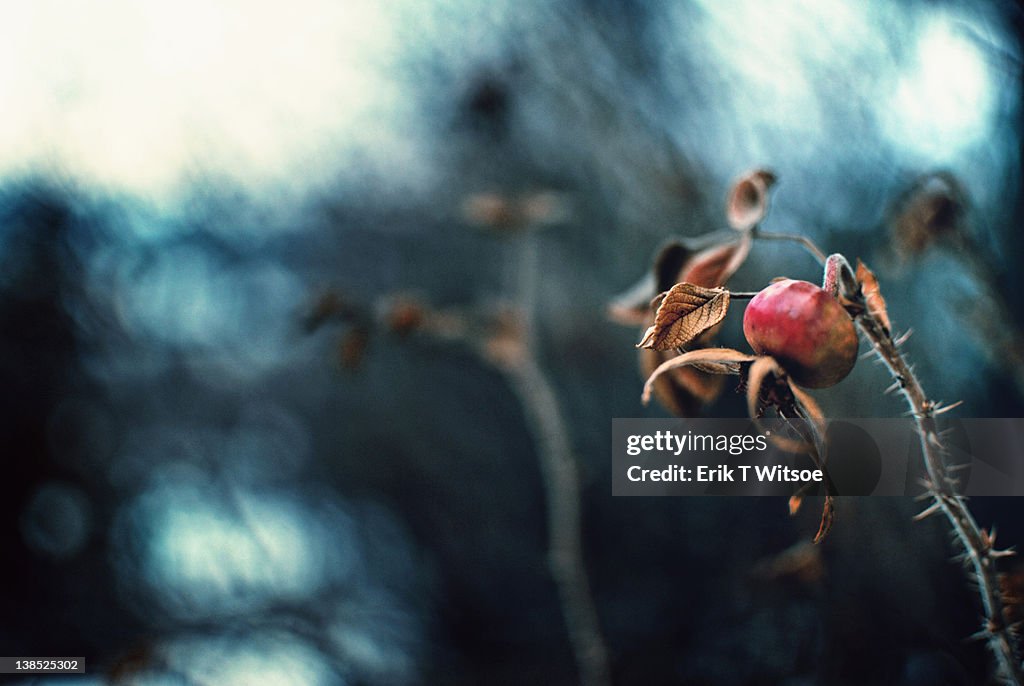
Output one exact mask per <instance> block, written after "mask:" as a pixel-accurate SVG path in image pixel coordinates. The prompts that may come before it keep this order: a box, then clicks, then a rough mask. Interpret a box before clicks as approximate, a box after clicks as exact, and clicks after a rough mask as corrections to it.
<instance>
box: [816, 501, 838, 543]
mask: <svg viewBox="0 0 1024 686" xmlns="http://www.w3.org/2000/svg"><path fill="white" fill-rule="evenodd" d="M835 523H836V508H835V499H834V498H833V497H832V496H831V495H826V496H825V502H824V503H823V504H822V506H821V523H820V524H819V525H818V533H816V534H814V542H815V543H821V542H822V541H823V540H825V537H826V536H828V532H829V531H831V530H832V526H833V525H834V524H835Z"/></svg>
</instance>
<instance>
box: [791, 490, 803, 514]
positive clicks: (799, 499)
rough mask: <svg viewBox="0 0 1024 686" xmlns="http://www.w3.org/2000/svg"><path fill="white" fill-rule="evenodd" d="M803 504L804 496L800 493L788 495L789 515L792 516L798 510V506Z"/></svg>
mask: <svg viewBox="0 0 1024 686" xmlns="http://www.w3.org/2000/svg"><path fill="white" fill-rule="evenodd" d="M803 504H804V497H803V496H802V495H793V496H790V497H789V516H790V517H792V516H794V515H796V513H797V512H799V511H800V506H801V505H803Z"/></svg>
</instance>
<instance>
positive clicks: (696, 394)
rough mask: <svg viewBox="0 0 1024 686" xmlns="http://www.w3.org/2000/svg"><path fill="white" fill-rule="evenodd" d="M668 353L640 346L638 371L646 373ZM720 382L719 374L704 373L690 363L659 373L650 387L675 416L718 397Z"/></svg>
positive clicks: (694, 410) (693, 411)
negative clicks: (689, 364)
mask: <svg viewBox="0 0 1024 686" xmlns="http://www.w3.org/2000/svg"><path fill="white" fill-rule="evenodd" d="M669 355H670V353H665V352H659V351H657V350H651V349H649V348H643V349H641V350H640V371H641V372H642V373H643V376H644V378H645V379H646V378H647V377H649V376H650V375H651V374H652V373H653V372H654V370H655V369H657V368H658V366H659V365H660V364H661V363H663V362H665V361H666V359H668V356H669ZM673 357H674V355H673ZM723 385H724V378H723V377H722V376H721V375H718V374H714V375H713V374H705V373H704V372H701V371H698V370H697V369H695V368H693V367H679V368H677V369H674V370H672V371H671V372H670V373H668V374H662V375H661V376H659V377H658V378H657V379H656V380H655V381H654V385H653V387H652V390H653V393H654V396H655V397H656V398H657V399H658V402H660V403H661V405H662V406H663V407H664V408H665V409H666V410H668V411H669V412H670V413H672V414H674V415H675V416H677V417H693V416H696V415H697V412H698V410H699V408H700V406H701V405H702V404H704V403H708V402H711V401H712V400H714V399H715V398H717V397H718V394H719V393H721V392H722V386H723Z"/></svg>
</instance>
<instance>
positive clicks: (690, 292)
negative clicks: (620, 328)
mask: <svg viewBox="0 0 1024 686" xmlns="http://www.w3.org/2000/svg"><path fill="white" fill-rule="evenodd" d="M728 310H729V291H727V290H725V289H722V288H704V287H702V286H695V285H694V284H692V283H685V282H684V283H677V284H676V285H675V286H673V287H672V288H671V289H670V290H669V292H668V293H667V294H666V295H665V297H664V298H663V299H662V301H661V304H660V305H659V306H658V311H657V313H655V315H654V325H653V326H651V327H650V328H649V329H647V332H646V333H645V334H644V337H643V340H641V341H640V342H639V343H638V344H637V347H638V348H651V349H653V350H671V349H673V348H679V347H681V346H683V345H686V344H687V343H689V342H690V341H692V340H693V339H694V338H696V337H697V336H699V335H701V334H702V333H704V332H705V331H707V330H708V329H710V328H711V327H713V326H714V325H715V324H717V323H718V322H720V321H722V320H723V319H724V318H725V313H726V312H728Z"/></svg>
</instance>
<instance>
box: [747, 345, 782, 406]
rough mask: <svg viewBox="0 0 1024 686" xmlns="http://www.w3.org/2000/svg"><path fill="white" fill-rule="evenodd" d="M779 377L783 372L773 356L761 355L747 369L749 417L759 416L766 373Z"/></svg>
mask: <svg viewBox="0 0 1024 686" xmlns="http://www.w3.org/2000/svg"><path fill="white" fill-rule="evenodd" d="M769 374H771V375H772V376H773V377H779V376H782V375H783V374H784V372H783V371H782V367H780V366H779V363H778V362H777V361H776V360H775V358H774V357H770V356H768V355H761V356H760V357H758V358H757V359H755V360H754V363H753V364H752V365H750V369H748V370H747V412H749V413H750V416H751V418H755V419H756V418H757V417H759V416H761V388H762V387H763V386H764V382H765V380H766V379H767V378H768V375H769Z"/></svg>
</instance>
